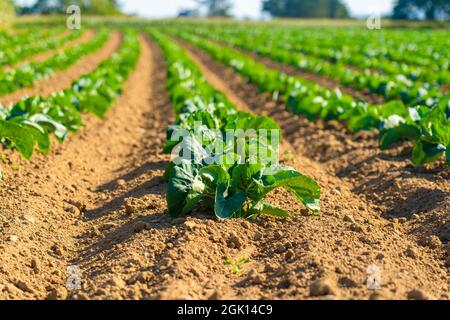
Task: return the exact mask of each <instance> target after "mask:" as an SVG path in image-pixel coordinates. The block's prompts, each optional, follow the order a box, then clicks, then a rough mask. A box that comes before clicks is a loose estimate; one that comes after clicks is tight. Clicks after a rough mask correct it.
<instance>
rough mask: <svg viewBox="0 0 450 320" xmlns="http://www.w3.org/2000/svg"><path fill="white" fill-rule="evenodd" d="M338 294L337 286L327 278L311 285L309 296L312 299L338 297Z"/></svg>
mask: <svg viewBox="0 0 450 320" xmlns="http://www.w3.org/2000/svg"><path fill="white" fill-rule="evenodd" d="M336 293H337V289H336V286H335V285H334V284H333V282H332V281H331V280H330V279H327V278H323V279H319V280H316V281H314V282H313V283H311V286H310V287H309V294H310V296H311V297H320V296H327V295H336Z"/></svg>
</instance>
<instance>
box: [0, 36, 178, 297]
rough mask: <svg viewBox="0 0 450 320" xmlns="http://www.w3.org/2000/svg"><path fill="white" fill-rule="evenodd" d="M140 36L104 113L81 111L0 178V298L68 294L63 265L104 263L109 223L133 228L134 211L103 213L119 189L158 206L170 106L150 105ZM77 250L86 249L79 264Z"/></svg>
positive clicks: (161, 206) (117, 200)
mask: <svg viewBox="0 0 450 320" xmlns="http://www.w3.org/2000/svg"><path fill="white" fill-rule="evenodd" d="M141 43H142V47H143V50H142V55H141V57H140V60H139V64H138V66H137V68H136V71H135V72H134V73H133V74H132V75H131V78H130V79H129V80H128V81H127V83H126V85H125V88H124V94H123V95H122V96H121V97H120V98H119V99H118V100H117V101H116V103H115V105H114V106H113V107H112V109H111V110H110V112H108V114H107V115H106V117H105V119H103V120H99V119H97V118H95V117H93V116H87V117H86V119H85V127H83V128H82V129H81V130H80V132H79V134H77V135H74V136H71V137H70V140H69V141H67V142H66V143H65V144H63V145H60V146H58V147H57V148H54V151H53V152H52V154H51V155H49V156H48V157H42V156H36V157H34V158H33V159H32V160H31V161H30V162H29V163H26V164H25V165H24V168H23V169H21V170H20V171H18V172H7V174H6V180H5V181H4V183H3V184H1V185H0V197H1V201H0V212H1V213H2V217H1V220H0V221H1V224H0V226H1V231H2V238H1V240H0V241H1V242H0V246H1V250H2V255H1V257H0V266H1V269H0V298H8V299H11V298H25V299H32V298H39V299H46V298H48V299H56V298H57V299H65V298H67V297H68V295H69V294H72V295H73V292H72V293H71V292H70V291H69V292H68V289H70V287H68V286H67V284H66V280H67V276H68V275H70V273H68V270H69V269H68V265H70V264H74V263H75V264H77V267H81V268H82V272H83V275H84V274H85V275H86V277H88V276H90V275H89V268H88V267H87V266H88V265H89V266H90V265H94V263H95V261H96V260H95V259H101V264H102V265H103V266H105V265H107V264H108V263H109V259H107V257H106V256H104V253H103V251H104V250H101V249H99V246H100V245H101V244H104V243H108V244H111V243H109V242H108V239H109V237H108V233H109V231H112V230H114V231H115V232H118V233H120V231H121V230H122V231H123V232H124V233H125V234H126V233H127V232H130V233H131V234H130V235H132V234H134V231H135V230H136V228H137V226H136V225H137V224H138V222H139V217H137V216H136V215H137V213H135V214H133V213H130V212H129V214H124V213H123V212H121V213H117V215H113V214H112V213H111V214H110V210H111V211H112V210H114V209H120V208H119V207H121V206H123V202H126V200H125V198H126V197H133V196H134V197H139V198H140V197H141V196H144V195H145V197H144V199H139V201H144V200H147V201H149V203H148V206H152V208H155V211H157V210H159V211H161V215H162V213H164V210H165V203H164V201H163V199H162V198H163V192H164V186H163V183H162V181H161V179H160V176H161V174H162V170H164V168H165V166H166V163H167V157H165V156H161V155H159V150H160V149H161V147H162V141H163V138H164V135H165V131H164V129H165V127H166V125H167V123H168V121H169V119H170V115H171V114H170V112H168V111H170V107H168V106H166V109H165V110H161V111H160V112H156V110H154V109H153V103H155V100H149V94H150V93H149V92H152V91H149V89H151V85H152V84H153V83H152V82H151V79H152V78H151V77H152V76H153V66H152V65H151V64H150V63H151V60H150V56H149V49H148V48H147V46H146V40H145V39H144V38H141ZM151 97H152V99H153V96H151ZM156 102H157V101H156ZM159 106H160V107H162V106H161V105H159ZM158 141H159V142H158ZM135 179H137V180H135ZM130 206H131V204H130ZM119 211H120V210H119ZM107 220H109V221H107ZM126 238H127V235H125V236H124V238H123V239H122V238H121V239H122V241H125V240H126ZM91 250H93V251H95V250H97V251H95V253H98V256H97V255H95V254H93V253H92V252H91ZM80 254H82V256H83V257H87V259H88V262H86V265H84V264H83V263H82V261H81V259H80ZM108 276H109V278H111V274H108ZM85 281H86V282H87V278H86V279H85V278H83V284H84V283H85Z"/></svg>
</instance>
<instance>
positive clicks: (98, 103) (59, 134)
mask: <svg viewBox="0 0 450 320" xmlns="http://www.w3.org/2000/svg"><path fill="white" fill-rule="evenodd" d="M139 54H140V44H139V39H138V37H137V34H136V32H134V31H127V32H126V33H125V35H124V38H123V42H122V45H121V48H120V49H119V50H118V51H117V52H116V53H114V54H113V55H112V56H111V57H110V58H108V59H107V60H105V61H103V62H102V63H101V64H100V65H99V66H98V67H97V68H96V69H95V70H94V71H93V72H91V73H88V74H85V75H83V76H82V77H81V78H80V79H79V80H77V81H75V82H74V83H73V84H72V85H71V86H70V87H69V88H67V89H65V90H63V91H60V92H56V93H54V94H52V95H51V96H48V97H39V96H38V97H29V98H25V99H23V100H21V101H20V102H18V103H16V104H15V105H13V106H11V107H10V108H3V107H0V142H1V143H2V144H3V145H4V146H5V147H7V148H10V149H15V150H17V151H18V152H20V154H21V155H22V156H23V157H25V158H26V159H30V158H31V156H32V155H33V152H34V151H35V150H36V149H37V150H38V151H39V152H40V153H42V154H47V153H48V152H49V150H50V137H51V136H52V135H54V136H55V137H56V138H57V140H58V141H59V142H63V141H64V140H65V139H66V138H67V135H68V134H69V132H76V131H77V130H78V129H79V128H80V127H81V126H82V125H83V121H82V114H83V113H85V112H90V113H93V114H95V115H97V116H98V117H103V116H104V115H105V113H106V112H107V110H108V109H109V108H110V106H111V105H112V103H113V101H114V100H115V98H116V97H117V96H118V95H120V94H121V91H122V86H123V83H124V81H125V80H126V79H127V77H128V75H129V73H130V71H131V70H133V69H134V68H135V65H136V62H137V59H138V57H139Z"/></svg>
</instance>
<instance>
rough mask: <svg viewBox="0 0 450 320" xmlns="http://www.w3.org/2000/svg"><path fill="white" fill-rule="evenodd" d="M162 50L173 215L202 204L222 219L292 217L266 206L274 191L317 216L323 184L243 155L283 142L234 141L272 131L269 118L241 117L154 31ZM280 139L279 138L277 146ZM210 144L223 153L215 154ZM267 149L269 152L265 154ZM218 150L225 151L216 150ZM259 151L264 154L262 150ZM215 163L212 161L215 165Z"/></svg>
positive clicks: (172, 44) (167, 175)
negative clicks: (170, 111) (172, 117)
mask: <svg viewBox="0 0 450 320" xmlns="http://www.w3.org/2000/svg"><path fill="white" fill-rule="evenodd" d="M149 33H150V35H151V37H152V38H153V39H154V40H155V41H156V42H157V43H158V44H159V45H160V47H161V48H162V50H163V53H164V57H165V61H166V65H167V69H168V79H167V89H168V92H169V94H170V100H171V103H172V105H173V108H174V111H175V114H176V122H175V123H174V124H173V125H172V126H170V127H169V128H168V131H167V142H166V144H165V148H164V149H165V152H168V153H172V156H174V155H179V152H180V149H179V148H181V149H182V150H183V154H182V157H180V158H179V159H177V157H173V158H172V161H171V163H170V165H169V167H168V169H167V171H166V173H165V178H166V180H167V182H168V189H167V203H168V209H169V213H170V214H171V215H172V216H183V215H187V214H189V213H190V212H192V210H193V209H194V208H195V207H196V206H197V205H200V204H202V205H204V206H207V207H208V208H210V209H211V211H213V212H214V213H215V215H216V216H217V217H219V218H221V219H228V218H238V217H245V218H255V217H257V216H259V215H261V214H267V215H273V216H280V217H287V216H288V215H289V214H288V213H287V212H286V211H285V210H284V209H282V208H279V207H276V206H274V205H273V204H271V203H269V202H267V201H266V200H265V197H266V195H267V194H268V193H269V192H271V191H272V190H274V189H277V188H281V187H282V188H285V189H287V190H288V191H290V193H291V194H293V195H294V196H295V197H296V198H297V199H298V200H299V201H300V202H301V203H303V204H304V205H305V206H306V207H307V208H309V209H310V210H312V211H313V212H318V211H319V209H320V186H319V185H318V184H317V182H316V181H314V180H313V179H311V178H309V177H307V176H305V175H303V174H301V173H299V172H297V171H296V170H294V169H293V168H291V167H287V166H282V165H280V164H278V163H277V162H276V161H274V162H271V161H267V158H265V157H264V156H263V155H262V154H261V153H258V154H257V156H255V157H254V158H252V157H250V154H251V153H244V154H245V155H242V153H241V152H239V151H238V150H237V149H236V148H235V147H234V146H237V145H241V147H242V149H244V150H247V151H248V150H250V149H253V148H256V149H258V148H260V147H263V148H267V149H268V150H270V152H269V153H277V152H278V150H276V149H277V148H271V147H270V146H273V143H274V142H275V144H276V145H277V146H278V145H279V143H280V139H281V138H280V136H279V135H276V134H270V135H268V136H266V137H265V138H263V137H262V136H260V135H258V134H256V136H255V137H253V139H247V138H245V137H239V136H233V137H232V139H231V141H230V140H229V139H225V138H224V137H225V136H227V134H226V133H227V132H229V131H230V130H231V131H233V132H235V131H236V130H254V131H255V132H261V131H269V132H271V133H273V132H274V131H275V132H277V133H279V132H280V128H279V126H278V124H277V123H276V122H275V121H274V120H273V119H271V118H268V117H264V116H257V115H254V114H251V113H248V112H244V111H239V110H237V109H236V107H235V106H234V105H233V104H232V103H230V102H229V101H228V100H227V98H226V97H225V96H224V95H223V94H222V93H220V92H218V91H217V90H215V89H214V88H213V87H212V86H211V85H210V84H209V83H208V82H207V81H206V80H205V79H204V77H203V76H202V73H201V71H200V69H199V67H198V66H197V65H195V64H194V63H193V61H192V60H190V58H189V57H188V55H187V53H186V51H185V50H184V49H182V48H181V47H180V46H178V45H177V44H175V42H174V41H173V40H172V39H170V38H169V37H167V36H166V35H164V34H162V33H160V32H158V31H156V30H154V29H153V30H150V31H149ZM274 139H276V140H274ZM211 145H214V146H215V147H217V146H220V148H218V149H215V148H214V149H213V150H212V149H211ZM267 149H266V150H267ZM215 150H216V151H217V150H221V151H217V152H216V151H215ZM258 150H259V149H258ZM213 159H214V160H217V161H212V160H213Z"/></svg>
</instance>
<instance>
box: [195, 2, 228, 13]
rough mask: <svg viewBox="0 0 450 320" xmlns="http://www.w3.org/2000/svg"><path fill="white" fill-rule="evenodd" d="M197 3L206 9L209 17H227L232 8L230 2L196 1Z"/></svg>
mask: <svg viewBox="0 0 450 320" xmlns="http://www.w3.org/2000/svg"><path fill="white" fill-rule="evenodd" d="M197 3H198V4H200V5H201V6H204V7H206V9H207V11H208V16H210V17H229V16H230V10H231V9H232V7H233V6H232V5H231V2H230V0H197Z"/></svg>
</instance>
